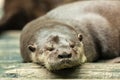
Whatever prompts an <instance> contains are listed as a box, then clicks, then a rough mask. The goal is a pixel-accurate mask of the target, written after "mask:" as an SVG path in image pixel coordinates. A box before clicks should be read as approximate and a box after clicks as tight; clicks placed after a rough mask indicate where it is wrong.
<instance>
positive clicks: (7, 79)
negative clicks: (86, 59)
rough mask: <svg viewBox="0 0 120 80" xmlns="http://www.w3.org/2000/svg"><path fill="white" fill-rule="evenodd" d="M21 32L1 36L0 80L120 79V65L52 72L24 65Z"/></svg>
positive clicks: (36, 66)
mask: <svg viewBox="0 0 120 80" xmlns="http://www.w3.org/2000/svg"><path fill="white" fill-rule="evenodd" d="M19 35H20V32H16V31H14V32H8V33H5V34H3V35H2V36H0V80H40V79H82V80H83V79H88V80H89V79H91V80H93V79H120V64H110V63H109V64H108V63H86V64H83V65H81V66H79V67H74V68H71V69H65V70H61V71H54V72H50V71H48V70H46V69H45V68H44V67H42V66H39V65H37V64H33V63H22V58H21V56H20V51H19Z"/></svg>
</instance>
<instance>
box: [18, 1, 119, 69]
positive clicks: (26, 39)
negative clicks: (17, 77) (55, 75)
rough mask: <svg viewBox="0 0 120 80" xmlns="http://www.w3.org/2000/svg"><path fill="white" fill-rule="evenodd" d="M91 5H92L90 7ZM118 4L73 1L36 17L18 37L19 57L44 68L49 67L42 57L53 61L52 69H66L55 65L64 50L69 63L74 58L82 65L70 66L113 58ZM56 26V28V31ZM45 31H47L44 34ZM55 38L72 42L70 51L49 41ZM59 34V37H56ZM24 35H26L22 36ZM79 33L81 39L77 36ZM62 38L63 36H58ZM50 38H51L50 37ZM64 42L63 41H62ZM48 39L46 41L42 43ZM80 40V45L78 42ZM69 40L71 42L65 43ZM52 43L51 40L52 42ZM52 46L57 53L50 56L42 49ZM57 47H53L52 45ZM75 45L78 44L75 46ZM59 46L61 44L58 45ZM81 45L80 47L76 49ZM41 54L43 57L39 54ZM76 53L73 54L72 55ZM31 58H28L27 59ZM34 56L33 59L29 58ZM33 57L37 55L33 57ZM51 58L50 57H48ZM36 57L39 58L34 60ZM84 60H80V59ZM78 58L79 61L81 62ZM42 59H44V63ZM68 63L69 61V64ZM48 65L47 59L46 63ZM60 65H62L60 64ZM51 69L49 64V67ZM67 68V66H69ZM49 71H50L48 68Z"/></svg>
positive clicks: (116, 34) (117, 2) (116, 33)
mask: <svg viewBox="0 0 120 80" xmlns="http://www.w3.org/2000/svg"><path fill="white" fill-rule="evenodd" d="M91 4H92V5H91ZM119 5H120V1H83V2H76V3H72V4H68V5H64V6H61V7H58V8H56V9H54V10H52V11H50V12H49V13H47V14H46V15H45V16H43V17H40V18H38V19H36V20H34V21H32V22H31V23H29V24H28V25H27V26H26V27H25V28H24V29H23V32H22V34H21V40H20V41H21V43H20V45H21V54H22V57H23V59H24V61H26V62H29V61H33V62H37V63H43V64H44V65H45V66H46V65H47V66H46V67H47V68H50V69H51V67H50V66H49V65H51V63H47V64H46V58H47V59H49V58H50V59H51V57H52V58H53V60H54V62H52V61H51V60H52V59H51V60H50V61H51V62H52V64H54V63H55V64H56V65H54V66H57V68H56V67H54V68H55V69H62V68H67V67H68V66H67V67H63V66H61V67H60V65H59V64H57V63H59V62H57V60H58V59H56V55H59V53H60V52H62V51H64V49H65V50H66V52H67V53H72V55H74V56H72V60H73V61H74V59H75V58H76V55H77V56H80V55H81V56H82V57H79V59H78V61H79V60H83V61H82V62H79V63H77V62H74V63H75V64H73V66H75V65H76V64H80V63H83V62H85V57H84V56H83V55H85V56H86V59H87V61H88V62H94V61H98V60H100V59H113V58H116V57H119V55H120V11H119V9H120V6H119ZM56 27H57V28H58V29H56ZM45 31H47V32H45ZM52 33H53V34H54V35H57V36H58V37H59V38H60V39H58V42H60V41H63V42H66V43H69V44H70V43H71V42H72V43H73V42H74V43H76V44H74V46H75V48H73V51H75V52H73V51H70V52H69V50H70V49H68V47H69V46H67V47H64V48H62V47H60V45H61V44H60V43H51V42H49V37H48V36H51V35H53V34H52ZM59 33H60V34H59ZM26 34H27V35H26ZM78 34H81V36H82V37H83V39H82V38H78V37H77V35H78ZM62 35H65V38H64V37H62V38H61V37H60V36H62ZM50 38H51V37H50ZM64 39H67V41H65V40H64ZM47 40H48V42H46V41H47ZM79 40H80V42H79ZM69 41H71V42H69ZM53 42H54V41H53ZM48 43H49V44H50V45H51V44H53V45H55V46H56V47H54V48H55V50H56V49H58V50H59V49H60V52H57V53H54V52H53V53H50V52H52V51H50V52H46V50H43V49H45V48H44V46H45V45H46V44H48ZM33 44H34V45H36V46H37V47H35V48H36V52H33V53H32V52H31V51H30V50H28V48H27V46H28V45H33ZM56 44H57V45H56ZM77 44H78V45H77ZM62 45H65V44H64V43H62ZM80 45H83V46H80ZM40 53H41V54H42V53H44V55H46V56H41V55H39V54H40ZM75 53H77V54H75ZM31 55H32V58H31ZM33 55H34V57H33ZM35 55H37V56H35ZM50 55H51V56H50ZM38 56H39V58H38ZM83 57H84V58H83ZM81 58H82V59H81ZM44 59H45V60H44ZM72 60H71V61H72ZM47 61H48V62H50V61H49V60H47ZM61 65H62V64H61ZM51 66H52V67H53V65H51ZM70 67H71V66H70ZM52 69H53V68H52Z"/></svg>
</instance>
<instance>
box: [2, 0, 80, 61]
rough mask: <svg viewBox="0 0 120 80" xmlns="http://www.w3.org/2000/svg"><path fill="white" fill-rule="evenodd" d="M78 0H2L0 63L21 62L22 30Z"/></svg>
mask: <svg viewBox="0 0 120 80" xmlns="http://www.w3.org/2000/svg"><path fill="white" fill-rule="evenodd" d="M75 1H78V0H0V62H1V63H4V62H19V61H20V62H21V61H22V59H21V56H20V50H19V37H20V33H21V29H22V28H23V27H24V25H25V24H27V23H28V22H30V21H31V20H33V19H36V18H38V17H40V16H43V15H45V14H46V13H47V12H48V11H50V10H52V9H54V8H56V7H58V6H60V5H63V4H67V3H71V2H75Z"/></svg>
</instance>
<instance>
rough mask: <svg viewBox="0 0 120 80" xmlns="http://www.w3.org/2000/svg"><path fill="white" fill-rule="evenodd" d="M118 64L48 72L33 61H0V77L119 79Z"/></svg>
mask: <svg viewBox="0 0 120 80" xmlns="http://www.w3.org/2000/svg"><path fill="white" fill-rule="evenodd" d="M119 66H120V64H107V63H86V64H84V65H82V66H80V67H75V68H71V69H65V70H61V71H55V72H50V71H48V70H46V69H45V68H43V67H41V66H39V65H36V64H33V63H0V69H2V70H0V71H1V72H0V77H1V78H6V77H7V78H18V79H19V78H36V79H61V78H63V79H69V78H71V79H75V78H78V79H120V67H119Z"/></svg>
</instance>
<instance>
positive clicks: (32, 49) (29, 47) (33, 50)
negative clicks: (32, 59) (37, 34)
mask: <svg viewBox="0 0 120 80" xmlns="http://www.w3.org/2000/svg"><path fill="white" fill-rule="evenodd" d="M28 49H29V50H30V51H32V52H35V50H36V47H35V46H33V45H29V46H28Z"/></svg>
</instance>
